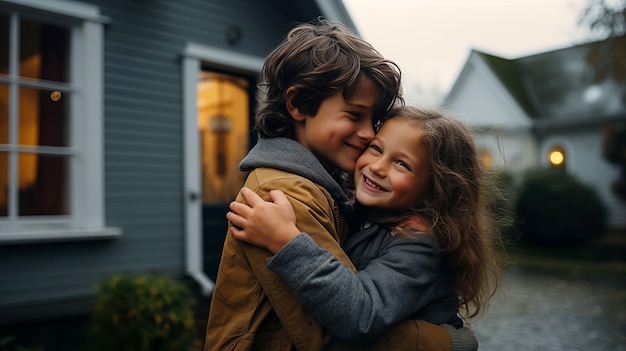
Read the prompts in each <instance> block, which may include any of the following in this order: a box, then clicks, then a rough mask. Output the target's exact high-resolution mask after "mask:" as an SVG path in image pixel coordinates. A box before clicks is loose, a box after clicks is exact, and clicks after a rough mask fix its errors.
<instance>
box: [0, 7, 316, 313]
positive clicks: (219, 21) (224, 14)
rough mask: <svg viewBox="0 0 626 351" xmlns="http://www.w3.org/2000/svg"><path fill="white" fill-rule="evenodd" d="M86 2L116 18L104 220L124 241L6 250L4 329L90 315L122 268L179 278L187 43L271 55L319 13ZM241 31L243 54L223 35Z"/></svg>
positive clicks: (108, 74) (108, 67) (1, 298)
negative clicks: (52, 317) (99, 289)
mask: <svg viewBox="0 0 626 351" xmlns="http://www.w3.org/2000/svg"><path fill="white" fill-rule="evenodd" d="M82 2H85V3H92V4H94V5H97V6H99V7H100V12H101V14H102V15H103V16H106V17H107V18H109V19H110V22H108V23H107V24H106V26H105V30H104V84H105V87H104V106H105V109H104V140H105V143H104V150H105V154H104V172H105V174H104V185H105V211H106V217H105V220H106V224H107V225H108V226H112V227H118V228H121V229H122V235H121V236H120V237H118V238H115V239H107V240H93V241H76V242H71V241H67V242H54V243H30V244H19V245H4V246H2V245H0V272H1V273H0V316H1V317H0V323H3V322H4V323H8V322H11V321H17V320H21V319H32V318H35V317H42V316H44V315H45V314H54V313H56V312H54V311H53V312H45V310H46V306H58V304H60V305H61V306H65V307H61V308H57V312H60V311H62V312H60V313H72V308H75V309H76V310H77V311H82V312H84V311H86V309H88V308H89V307H90V306H91V305H90V301H93V300H92V299H93V297H94V286H95V283H96V282H97V281H99V280H100V279H102V278H104V277H105V276H108V275H110V274H112V273H115V272H120V271H131V272H146V271H152V270H158V271H162V272H165V273H168V274H171V275H182V274H183V269H184V242H183V240H184V235H183V231H184V213H183V212H184V207H183V196H184V195H183V183H184V181H183V178H184V174H183V172H184V168H183V161H184V155H183V140H182V139H183V122H184V121H183V116H182V110H183V106H182V103H183V97H182V77H181V53H182V52H183V48H184V47H185V44H186V43H188V42H194V43H198V44H203V45H207V46H212V47H219V48H223V49H227V50H233V51H236V52H239V53H243V54H247V55H253V56H258V57H260V58H263V57H265V55H266V54H267V53H268V52H269V51H270V50H271V49H272V48H273V47H274V46H275V45H276V44H277V43H278V42H279V41H280V40H281V38H282V36H283V35H284V34H285V31H286V29H287V28H288V27H289V25H290V24H292V23H293V22H298V21H308V20H310V19H312V18H313V17H315V16H317V15H319V14H318V13H317V12H316V11H317V6H316V5H315V2H313V1H311V2H310V3H307V4H300V5H294V4H293V3H294V2H292V1H287V0H284V1H283V0H277V1H263V2H259V1H243V0H229V1H224V0H217V1H206V0H202V1H200V0H178V1H169V0H151V1H128V0H87V1H82ZM308 7H310V8H308ZM232 25H236V26H238V27H239V28H241V32H242V38H241V41H240V42H239V43H238V44H237V45H236V46H234V47H233V46H230V45H229V44H228V43H227V42H226V39H225V34H224V33H225V31H226V29H227V28H229V27H230V26H232ZM84 118H89V116H84ZM80 301H82V303H79V302H80ZM68 306H69V307H68ZM72 306H73V307H72ZM48 311H52V310H51V309H50V308H48Z"/></svg>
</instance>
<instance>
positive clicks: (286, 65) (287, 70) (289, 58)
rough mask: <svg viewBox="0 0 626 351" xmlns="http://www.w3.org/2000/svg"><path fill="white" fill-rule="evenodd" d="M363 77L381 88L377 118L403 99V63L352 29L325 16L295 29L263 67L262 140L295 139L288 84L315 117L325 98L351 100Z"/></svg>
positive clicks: (297, 103)
mask: <svg viewBox="0 0 626 351" xmlns="http://www.w3.org/2000/svg"><path fill="white" fill-rule="evenodd" d="M364 77H367V78H369V79H371V80H372V81H373V82H374V84H375V85H376V86H377V88H378V92H379V96H380V100H379V101H378V103H377V104H376V106H375V110H374V116H382V115H384V113H385V112H386V111H387V110H388V109H389V108H391V107H392V106H393V105H395V104H396V103H397V102H401V103H402V102H403V99H402V96H401V83H400V77H401V74H400V69H399V68H398V66H397V65H396V64H395V63H393V62H392V61H389V60H386V59H384V58H383V57H382V55H381V54H380V53H378V51H376V50H375V49H374V48H373V47H372V45H371V44H369V43H368V42H367V41H365V40H363V39H361V38H359V37H358V36H357V35H355V34H354V33H352V32H351V31H350V30H349V29H347V27H345V26H344V25H342V24H341V23H333V22H330V21H328V20H325V19H322V18H318V19H317V20H316V21H313V22H311V23H304V24H300V25H298V26H296V27H294V28H293V29H291V30H290V31H289V33H288V34H287V36H286V37H285V39H284V40H283V42H282V43H281V44H280V45H278V47H277V48H276V49H274V51H272V52H271V53H270V54H269V55H268V57H267V58H266V60H265V63H264V65H263V69H262V72H261V79H260V82H259V92H260V96H259V103H260V106H261V107H260V108H259V110H258V111H257V115H256V127H257V129H258V131H259V133H260V136H261V138H275V137H287V138H294V120H293V119H292V118H291V116H290V115H289V112H288V111H287V108H286V105H287V104H286V97H287V89H288V88H289V87H291V86H293V87H295V88H297V94H296V96H295V98H294V99H293V100H292V103H293V105H294V106H295V107H296V108H298V109H299V110H300V111H301V112H302V113H303V114H305V115H309V116H314V115H315V114H316V113H317V111H318V109H319V107H320V105H321V103H322V101H324V99H326V98H328V97H329V96H332V95H333V94H335V93H336V92H338V91H343V97H344V99H346V101H349V100H350V98H351V97H352V95H353V94H354V91H355V90H356V88H357V86H358V84H359V83H360V81H361V79H362V78H364Z"/></svg>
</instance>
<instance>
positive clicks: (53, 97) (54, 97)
mask: <svg viewBox="0 0 626 351" xmlns="http://www.w3.org/2000/svg"><path fill="white" fill-rule="evenodd" d="M50 99H51V100H52V101H59V100H61V92H60V91H53V92H52V93H50Z"/></svg>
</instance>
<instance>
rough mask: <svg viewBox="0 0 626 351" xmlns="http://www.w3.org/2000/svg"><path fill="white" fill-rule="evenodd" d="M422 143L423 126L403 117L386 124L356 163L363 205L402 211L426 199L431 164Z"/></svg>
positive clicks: (358, 190)
mask: <svg viewBox="0 0 626 351" xmlns="http://www.w3.org/2000/svg"><path fill="white" fill-rule="evenodd" d="M428 152H429V151H428V150H427V148H426V145H424V143H422V123H420V122H417V121H414V120H408V119H404V118H392V119H390V120H388V121H386V122H385V123H384V124H383V126H382V127H381V129H380V131H379V132H378V134H376V137H375V138H374V140H372V142H371V143H370V144H369V147H368V148H367V149H366V150H365V152H364V153H363V154H362V155H361V157H359V159H358V160H357V161H356V169H355V172H354V183H355V185H356V198H357V200H358V201H359V203H361V204H362V205H364V206H367V207H371V208H378V209H383V210H387V211H394V212H396V211H401V210H404V209H405V208H407V207H408V206H411V205H413V204H415V203H416V202H417V201H418V200H419V199H421V198H422V197H424V196H425V195H426V194H427V192H428V188H429V186H430V176H431V165H430V161H429V160H430V159H429V157H428Z"/></svg>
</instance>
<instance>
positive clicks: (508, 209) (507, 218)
mask: <svg viewBox="0 0 626 351" xmlns="http://www.w3.org/2000/svg"><path fill="white" fill-rule="evenodd" d="M489 176H490V177H491V179H492V180H491V181H492V186H493V190H492V191H494V192H495V193H494V194H492V196H493V199H492V201H493V213H494V216H495V219H496V225H497V226H498V232H499V233H500V234H501V235H502V238H503V239H504V240H505V241H507V242H508V241H510V240H515V239H517V238H518V234H517V230H516V226H515V201H516V196H517V195H516V188H515V180H514V178H513V176H512V175H511V174H510V173H508V172H503V171H499V172H493V173H489Z"/></svg>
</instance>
